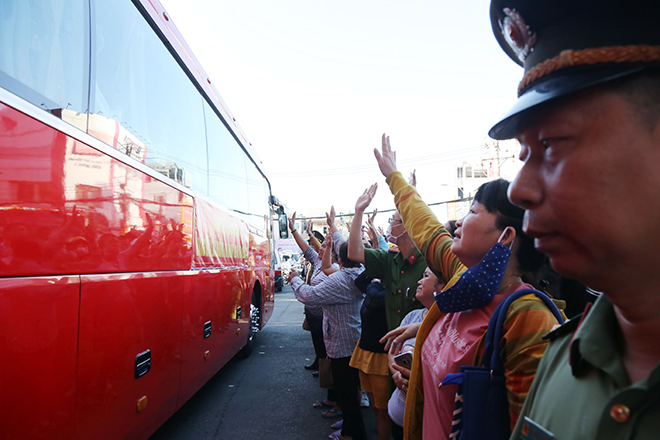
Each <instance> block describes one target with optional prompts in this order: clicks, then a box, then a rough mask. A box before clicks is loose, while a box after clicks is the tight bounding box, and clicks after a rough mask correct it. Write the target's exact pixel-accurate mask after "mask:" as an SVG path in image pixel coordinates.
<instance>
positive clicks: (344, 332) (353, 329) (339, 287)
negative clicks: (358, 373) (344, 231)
mask: <svg viewBox="0 0 660 440" xmlns="http://www.w3.org/2000/svg"><path fill="white" fill-rule="evenodd" d="M332 239H333V242H334V245H335V249H336V250H337V252H338V251H339V246H341V244H342V243H343V242H344V241H346V239H344V238H343V237H342V236H341V234H340V233H338V232H335V233H334V234H332ZM363 270H364V268H362V267H351V268H348V267H343V268H341V269H340V270H339V271H337V272H335V273H333V274H332V275H330V276H328V277H326V279H324V280H323V281H321V282H320V283H319V284H317V285H315V286H310V285H308V284H305V282H304V281H303V280H302V279H301V278H300V277H295V278H293V279H292V280H291V287H292V288H293V292H294V294H295V296H296V299H297V300H298V301H300V302H301V303H303V304H305V305H320V306H323V341H324V342H325V349H326V351H327V353H328V357H330V358H332V359H339V358H344V357H350V356H351V355H352V354H353V350H355V346H356V345H357V342H358V339H360V329H361V320H360V308H361V307H362V300H363V294H362V292H361V291H360V290H359V289H358V288H357V287H355V279H356V278H357V277H358V275H360V273H362V271H363Z"/></svg>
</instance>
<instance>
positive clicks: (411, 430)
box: [289, 0, 660, 440]
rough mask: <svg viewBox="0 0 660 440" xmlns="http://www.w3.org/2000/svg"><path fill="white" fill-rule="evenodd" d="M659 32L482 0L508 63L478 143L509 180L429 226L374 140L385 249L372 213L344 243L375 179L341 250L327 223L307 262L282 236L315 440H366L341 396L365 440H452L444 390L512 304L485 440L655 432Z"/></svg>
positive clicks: (588, 12) (478, 353)
mask: <svg viewBox="0 0 660 440" xmlns="http://www.w3.org/2000/svg"><path fill="white" fill-rule="evenodd" d="M659 18H660V5H658V4H654V3H653V2H643V1H641V0H633V1H632V2H627V3H626V4H624V3H622V2H620V1H616V0H611V1H606V2H596V1H591V0H584V1H581V2H569V1H568V0H559V1H557V2H553V4H552V5H550V4H544V5H540V4H539V3H538V2H532V1H529V0H516V1H505V0H493V1H492V3H491V20H492V22H493V29H494V30H495V33H496V37H497V39H498V42H499V43H500V45H501V46H502V48H503V49H504V50H505V52H506V53H507V54H508V55H509V56H511V58H512V59H514V60H515V61H516V62H518V63H519V64H522V65H524V67H525V76H524V78H523V81H522V82H521V85H520V89H519V100H518V102H517V103H516V104H515V105H514V107H513V108H512V109H511V110H510V111H509V113H507V114H506V115H505V116H504V117H503V118H502V120H501V121H500V122H498V123H497V124H496V125H495V126H494V127H493V128H492V129H491V131H490V133H489V134H490V135H491V136H492V137H493V138H495V139H509V138H514V137H515V138H517V139H518V140H519V141H520V144H521V147H522V150H521V157H520V158H521V160H522V161H523V162H524V165H523V167H522V170H521V171H520V173H519V174H518V176H517V177H516V179H515V180H514V181H513V182H508V181H506V180H503V179H497V180H493V181H490V182H488V183H485V184H483V185H482V186H481V187H480V188H479V190H478V191H477V193H476V194H475V195H474V200H473V202H472V204H471V206H470V209H469V212H468V213H467V214H466V215H465V216H464V217H463V218H461V219H458V220H457V221H456V222H455V224H454V225H449V224H447V225H445V224H443V223H441V222H440V221H439V220H438V219H437V218H436V216H435V215H434V214H433V212H432V211H431V209H430V208H429V207H428V206H427V205H426V204H425V203H424V201H423V200H422V198H421V197H420V195H419V193H418V192H417V189H416V185H415V182H414V178H413V179H411V181H406V179H405V178H404V177H403V176H402V174H401V173H400V172H399V171H398V170H397V164H396V155H395V153H394V151H393V149H392V147H391V144H390V139H389V137H387V136H386V135H383V136H382V139H381V148H380V149H376V150H375V151H374V153H375V156H376V160H377V163H378V167H379V169H380V171H381V173H382V175H383V177H385V179H386V183H387V185H388V186H389V189H390V191H391V192H392V194H393V196H394V202H395V205H396V212H395V213H394V214H393V215H392V217H391V218H390V221H389V227H388V229H387V232H386V233H385V234H381V233H379V232H376V228H375V227H374V226H373V225H374V223H373V217H375V212H374V214H373V215H372V216H370V217H368V219H367V225H366V230H367V231H368V238H365V237H364V234H363V221H364V213H365V211H366V210H367V209H368V207H369V205H370V203H371V202H372V200H373V198H374V195H375V193H376V191H377V187H378V186H377V184H374V185H372V186H371V187H370V188H368V189H367V190H366V191H365V192H364V193H363V194H362V195H361V196H360V197H359V198H358V199H357V201H356V203H355V214H354V218H353V221H352V224H351V226H350V231H349V233H348V237H347V238H346V237H344V236H343V235H342V234H341V233H340V232H339V230H338V228H337V226H336V225H335V215H334V210H333V209H331V210H330V212H329V213H328V214H327V215H326V217H327V225H328V230H329V232H328V234H327V236H326V237H323V244H322V245H321V248H320V249H319V250H318V251H315V250H312V249H311V246H310V245H309V244H308V243H307V241H306V240H305V239H303V238H302V236H300V234H299V233H298V231H297V230H296V229H295V227H294V223H293V222H291V223H290V227H291V232H292V233H293V236H294V238H296V241H297V242H298V244H299V245H300V247H301V250H303V252H304V254H305V257H306V258H307V260H308V261H310V262H311V263H312V265H313V269H312V270H311V274H312V275H311V276H310V277H309V278H308V280H307V281H308V282H305V280H303V279H302V278H301V277H300V276H298V274H297V272H295V271H293V272H291V273H290V275H289V282H290V284H291V286H292V288H293V290H294V294H295V296H296V298H297V299H298V300H299V301H301V302H302V303H304V304H305V313H306V316H307V319H308V321H309V319H310V317H311V316H314V318H313V319H315V320H316V322H317V323H319V322H320V323H322V325H321V329H322V330H321V333H322V336H323V338H322V339H323V342H324V348H325V351H324V352H323V351H321V350H317V356H318V357H319V358H320V359H325V358H327V359H329V362H330V366H331V370H332V376H333V381H334V389H333V393H334V394H333V395H330V394H328V396H327V399H326V400H324V401H322V402H320V403H321V404H322V405H321V406H327V407H334V405H335V404H336V405H337V407H336V408H332V409H334V410H335V412H336V413H339V412H341V416H342V417H343V419H342V422H341V423H340V424H339V425H340V426H341V429H339V430H338V431H335V432H333V433H332V434H331V435H330V438H331V439H332V438H339V439H351V438H352V439H357V440H363V439H366V438H367V435H366V432H365V428H364V422H363V419H362V413H361V410H360V392H361V391H360V390H363V391H365V392H366V393H367V394H368V396H369V400H370V403H371V406H372V408H373V410H374V412H375V415H376V427H377V432H378V438H379V440H388V439H390V438H392V437H393V438H395V439H406V440H413V439H415V440H416V439H423V440H434V439H459V438H462V439H465V438H469V436H468V434H467V432H468V429H466V425H465V424H466V423H469V421H468V419H465V420H463V417H465V415H464V414H461V411H462V408H463V407H464V406H463V405H467V401H464V400H463V399H464V398H465V399H467V398H468V397H464V395H463V394H461V391H460V388H459V385H457V384H455V383H453V382H452V381H450V380H448V378H449V377H452V378H454V377H455V375H456V374H458V373H459V372H461V371H462V370H463V368H464V367H473V366H479V365H483V364H484V362H486V359H485V357H487V355H485V353H489V350H490V351H492V350H493V348H492V347H489V346H488V344H487V343H486V338H485V335H486V334H487V331H488V332H491V330H490V329H489V325H490V327H492V328H494V325H493V324H492V323H491V317H492V316H493V315H494V314H495V313H496V311H498V310H499V309H500V305H501V304H505V300H506V299H507V298H508V297H510V296H512V295H515V293H516V292H519V294H518V295H520V296H519V297H516V299H515V300H514V301H512V302H511V303H510V304H509V303H508V302H506V304H507V307H508V308H507V309H505V310H504V312H503V315H502V316H504V318H503V319H502V323H501V326H502V328H501V338H500V340H499V341H496V343H499V351H495V355H494V357H495V358H496V359H497V360H498V361H499V362H501V365H502V366H503V370H504V374H503V383H504V387H505V391H506V393H505V394H506V398H505V399H504V401H500V403H499V405H500V406H501V407H499V408H495V410H496V411H495V413H496V414H497V417H499V419H500V420H499V421H500V422H503V423H504V424H505V426H507V427H508V431H507V432H506V433H505V434H504V437H497V438H508V437H509V436H510V438H511V439H512V440H518V439H546V438H547V439H553V438H554V439H577V438H579V439H583V438H584V439H610V438H613V439H614V438H617V439H619V438H626V439H650V438H658V437H659V436H660V417H656V416H657V415H659V414H658V413H659V411H660V366H659V365H660V345H658V344H657V339H658V337H660V319H658V318H659V315H660V296H659V295H658V293H657V285H658V283H656V282H655V275H656V274H657V273H658V271H657V270H656V269H655V266H656V265H655V262H656V260H657V257H656V256H655V252H654V251H655V250H656V249H658V248H660V243H658V245H659V246H655V244H656V243H655V240H656V239H658V238H657V237H658V234H657V233H656V229H657V220H658V219H659V218H660V197H658V196H659V195H660V194H659V191H660V182H658V181H656V180H657V179H659V178H660V173H658V172H657V171H656V170H655V164H656V163H658V161H656V160H655V159H660V124H659V123H658V121H659V119H660V70H658V68H659V67H660V33H659V32H657V30H655V29H656V23H657V20H658V19H659ZM450 226H451V228H454V227H455V229H454V230H453V231H450V230H449V228H450ZM383 235H384V236H385V237H383ZM309 238H310V239H313V234H310V237H309ZM384 238H386V240H387V241H388V242H389V244H387V243H383V241H384ZM333 255H334V256H336V259H337V262H336V264H335V265H333V262H332V258H333ZM586 286H589V288H590V289H589V291H599V292H602V294H601V295H590V294H588V293H586V292H587V289H586ZM528 289H533V290H528ZM592 289H593V290H592ZM523 290H524V292H521V291H523ZM541 291H543V292H541ZM530 292H531V293H530ZM543 295H547V296H548V297H553V301H547V300H546V299H544V298H545V297H544V296H543ZM588 300H590V301H588ZM592 302H593V305H592V304H591V303H592ZM557 310H561V311H562V313H561V314H560V313H558V312H557ZM577 314H579V315H577ZM573 315H577V316H573ZM566 317H568V318H573V319H570V320H569V321H568V322H566V323H565V324H563V325H562V323H563V320H564V319H563V318H566ZM316 345H317V344H316V343H315V347H316ZM402 355H405V356H402ZM404 357H407V358H408V361H405V362H401V363H400V362H399V359H402V358H404ZM407 362H409V363H407ZM472 423H475V422H474V421H472ZM335 426H337V424H335ZM498 435H500V436H501V435H502V434H498Z"/></svg>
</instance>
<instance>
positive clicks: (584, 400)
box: [511, 296, 660, 440]
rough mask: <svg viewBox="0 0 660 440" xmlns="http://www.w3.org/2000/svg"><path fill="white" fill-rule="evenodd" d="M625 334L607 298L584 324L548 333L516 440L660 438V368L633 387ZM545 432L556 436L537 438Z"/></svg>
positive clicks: (577, 321) (576, 322)
mask: <svg viewBox="0 0 660 440" xmlns="http://www.w3.org/2000/svg"><path fill="white" fill-rule="evenodd" d="M578 327H579V328H578ZM576 329H577V330H576ZM620 334H621V331H620V329H619V324H618V321H617V320H616V317H615V315H614V308H613V306H612V304H611V303H610V302H609V300H608V299H607V298H606V297H604V296H603V297H601V298H599V299H598V300H597V301H596V302H595V304H594V305H593V307H592V308H591V310H590V311H589V312H588V314H587V315H586V317H585V318H584V321H583V322H582V323H581V324H580V317H576V318H575V319H573V320H571V321H569V322H568V323H566V324H564V325H563V326H562V327H560V328H559V329H557V330H555V331H553V332H551V333H550V334H548V337H549V338H550V340H551V342H550V344H549V346H548V349H547V351H546V352H545V355H544V356H543V359H542V360H541V364H540V365H539V368H538V370H537V372H536V378H535V379H534V383H533V384H532V388H531V389H530V391H529V394H528V395H527V400H526V401H525V404H524V406H523V409H522V412H521V413H520V419H519V420H518V423H517V424H516V427H515V429H514V431H513V433H512V434H511V440H518V439H531V438H554V439H556V440H566V439H580V440H583V439H584V440H596V439H598V440H609V439H616V440H622V439H635V440H637V439H658V438H660V365H656V367H655V368H654V369H653V371H652V372H651V375H650V376H649V377H648V378H647V379H645V380H642V381H640V382H637V383H635V384H632V385H631V384H630V380H629V379H628V374H627V373H626V370H625V368H624V365H623V361H622V358H621V355H620V348H619V347H618V345H619V339H620ZM569 353H570V360H569ZM525 416H526V417H528V418H529V419H531V421H525ZM542 429H545V430H547V431H549V432H550V433H552V434H553V435H554V437H550V436H546V437H544V436H537V437H532V435H534V434H535V433H536V432H539V430H542Z"/></svg>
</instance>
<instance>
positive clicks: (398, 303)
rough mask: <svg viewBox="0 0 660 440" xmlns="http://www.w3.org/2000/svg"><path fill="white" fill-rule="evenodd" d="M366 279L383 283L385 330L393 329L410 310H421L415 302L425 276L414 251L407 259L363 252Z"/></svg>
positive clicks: (422, 262)
mask: <svg viewBox="0 0 660 440" xmlns="http://www.w3.org/2000/svg"><path fill="white" fill-rule="evenodd" d="M364 267H365V269H366V271H365V273H366V276H367V277H369V278H378V279H379V280H381V281H382V282H383V283H385V315H386V317H387V329H388V330H392V329H395V328H397V327H398V326H399V324H401V320H402V319H403V317H404V316H406V315H407V314H408V312H410V311H411V310H415V309H421V308H423V307H424V306H423V305H422V303H420V302H419V301H417V299H415V292H416V290H417V281H419V280H420V279H421V278H422V276H423V275H424V270H425V269H426V260H425V259H424V257H423V256H422V254H421V252H419V250H418V249H417V248H415V249H414V250H413V251H412V252H411V253H410V255H408V256H406V257H405V258H404V256H403V255H402V254H401V252H398V251H394V250H389V251H381V250H376V249H365V250H364Z"/></svg>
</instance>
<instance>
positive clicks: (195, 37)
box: [161, 0, 522, 215]
mask: <svg viewBox="0 0 660 440" xmlns="http://www.w3.org/2000/svg"><path fill="white" fill-rule="evenodd" d="M161 1H162V3H163V6H164V7H165V9H166V10H167V11H168V12H169V14H170V17H171V18H172V19H173V21H174V23H175V24H176V25H177V27H178V28H179V30H180V31H181V33H182V34H183V36H184V38H185V39H186V41H187V42H188V44H189V45H190V47H191V48H192V50H193V52H194V53H195V55H196V56H197V58H198V59H199V61H200V62H201V64H202V66H203V67H204V69H205V70H206V71H207V73H208V74H209V76H210V78H211V80H212V81H213V83H214V84H215V86H216V88H217V89H218V91H219V92H220V94H221V95H222V96H223V98H224V100H225V101H226V103H227V104H228V106H229V108H230V109H231V110H232V112H233V114H234V116H235V117H236V119H237V121H238V122H239V123H240V124H241V126H242V127H243V129H244V130H245V132H246V133H247V136H248V137H249V139H250V140H251V142H252V145H253V147H254V148H255V149H256V150H257V152H258V154H259V155H260V157H261V159H262V160H263V162H264V163H265V164H266V168H267V171H268V174H269V178H270V180H271V183H272V187H273V193H274V194H275V195H276V196H278V197H279V198H280V199H281V200H283V201H284V202H285V203H287V204H288V205H289V207H290V209H291V210H298V212H299V213H300V212H302V213H306V214H307V215H310V213H311V212H313V211H315V210H317V211H318V210H327V209H329V207H330V205H331V204H334V205H335V206H336V208H337V210H338V211H348V210H350V209H351V208H352V207H353V205H354V203H355V200H356V198H357V197H358V196H359V195H360V194H361V193H362V191H363V190H364V189H365V188H366V187H368V186H369V185H370V184H371V183H373V182H379V194H378V195H377V197H376V200H375V202H374V205H375V206H377V207H379V208H381V209H385V208H391V207H393V206H394V204H393V200H392V196H391V195H390V193H389V190H388V189H387V187H386V185H385V182H384V178H383V177H382V176H381V175H380V173H379V172H378V169H377V167H376V162H375V160H374V158H373V153H372V150H373V148H374V147H379V146H380V136H381V134H382V133H383V132H386V133H388V134H389V135H390V136H391V140H392V144H393V147H394V148H395V150H397V158H398V160H399V162H400V167H399V168H400V169H401V171H402V172H404V175H407V174H408V173H409V172H410V171H412V169H413V168H416V169H417V176H418V182H419V183H418V188H419V190H420V193H421V195H422V196H423V197H424V199H425V201H427V202H428V203H432V202H437V201H442V200H446V198H447V188H448V187H451V186H453V185H454V183H455V171H453V165H455V162H456V160H457V159H458V160H461V161H462V158H466V159H469V158H470V157H474V151H475V149H476V148H477V147H479V146H480V145H482V144H484V143H485V142H486V141H487V131H488V129H489V128H490V127H491V126H492V125H493V124H494V123H495V122H496V121H497V120H498V118H499V117H500V116H501V115H502V114H503V113H504V112H505V111H506V110H508V108H509V107H510V106H511V105H512V104H513V102H515V100H516V87H517V84H518V81H519V80H520V79H521V77H522V69H521V68H520V67H519V66H517V65H516V64H515V63H514V62H513V61H511V60H510V59H509V58H508V57H507V56H506V55H505V54H504V52H503V51H502V50H501V49H500V48H499V46H498V45H497V43H496V41H495V38H494V36H493V35H492V31H491V28H490V21H489V17H488V9H489V1H487V0H477V1H471V2H467V1H465V2H456V1H447V0H435V1H431V0H411V1H408V2H401V1H390V0H382V1H366V0H351V1H348V0H338V1H334V2H319V1H309V0H279V1H272V0H241V1H226V0H161ZM443 188H444V190H443Z"/></svg>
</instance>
